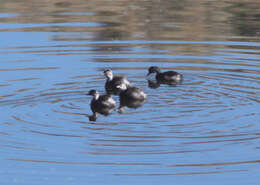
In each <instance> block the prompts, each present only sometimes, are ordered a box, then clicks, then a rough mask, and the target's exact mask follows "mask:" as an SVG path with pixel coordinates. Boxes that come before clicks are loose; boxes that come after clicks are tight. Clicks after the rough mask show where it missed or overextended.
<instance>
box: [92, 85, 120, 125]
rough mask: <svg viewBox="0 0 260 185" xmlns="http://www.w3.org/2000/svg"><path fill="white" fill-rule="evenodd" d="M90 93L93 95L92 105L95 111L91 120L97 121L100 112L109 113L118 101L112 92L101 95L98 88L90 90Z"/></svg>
mask: <svg viewBox="0 0 260 185" xmlns="http://www.w3.org/2000/svg"><path fill="white" fill-rule="evenodd" d="M88 95H91V96H93V98H92V100H91V102H90V107H91V110H92V112H93V115H92V116H89V120H90V121H96V119H97V116H98V113H99V114H102V115H105V116H107V115H109V114H110V113H111V112H112V111H113V110H114V109H115V107H116V101H115V100H114V99H113V98H112V96H111V95H110V94H105V95H100V94H99V92H98V91H97V90H94V89H92V90H90V91H89V93H88Z"/></svg>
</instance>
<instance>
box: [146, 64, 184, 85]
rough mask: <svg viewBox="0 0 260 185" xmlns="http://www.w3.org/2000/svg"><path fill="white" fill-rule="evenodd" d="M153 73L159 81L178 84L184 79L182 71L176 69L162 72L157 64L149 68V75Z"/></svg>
mask: <svg viewBox="0 0 260 185" xmlns="http://www.w3.org/2000/svg"><path fill="white" fill-rule="evenodd" d="M151 74H156V75H155V79H156V80H157V81H158V82H159V83H166V84H177V83H180V82H181V81H182V79H183V77H182V75H181V74H180V73H178V72H176V71H166V72H161V70H160V69H159V67H157V66H152V67H150V68H149V69H148V74H147V76H149V75H151Z"/></svg>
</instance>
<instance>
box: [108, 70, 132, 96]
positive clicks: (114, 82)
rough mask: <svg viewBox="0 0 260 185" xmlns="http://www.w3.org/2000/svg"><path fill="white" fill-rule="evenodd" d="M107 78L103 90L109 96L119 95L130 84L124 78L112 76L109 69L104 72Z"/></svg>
mask: <svg viewBox="0 0 260 185" xmlns="http://www.w3.org/2000/svg"><path fill="white" fill-rule="evenodd" d="M104 75H105V76H106V78H107V81H106V84H105V89H106V91H107V93H109V94H116V95H118V94H120V92H121V91H122V90H125V89H127V87H129V86H130V82H129V81H128V80H127V79H126V78H125V77H124V76H114V75H113V72H112V70H111V69H107V70H105V71H104Z"/></svg>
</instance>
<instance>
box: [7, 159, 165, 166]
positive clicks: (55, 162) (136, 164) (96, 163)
mask: <svg viewBox="0 0 260 185" xmlns="http://www.w3.org/2000/svg"><path fill="white" fill-rule="evenodd" d="M6 160H9V161H20V162H32V163H46V164H73V165H109V166H125V165H126V166H129V165H134V166H159V165H161V164H160V163H124V162H115V163H112V162H111V163H109V162H107V163H105V162H102V163H101V162H100V163H98V162H72V161H47V160H26V159H17V158H8V159H6Z"/></svg>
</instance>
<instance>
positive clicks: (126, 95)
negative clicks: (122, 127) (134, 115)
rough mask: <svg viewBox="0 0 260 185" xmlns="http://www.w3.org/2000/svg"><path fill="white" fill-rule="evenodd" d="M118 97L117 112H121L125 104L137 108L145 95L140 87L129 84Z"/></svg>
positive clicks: (141, 103)
mask: <svg viewBox="0 0 260 185" xmlns="http://www.w3.org/2000/svg"><path fill="white" fill-rule="evenodd" d="M119 97H120V106H119V112H120V113H122V112H123V111H124V107H125V106H127V107H130V108H138V107H140V106H141V105H143V103H144V102H145V100H146V98H147V95H146V94H145V93H144V92H143V91H142V90H141V89H140V88H138V87H134V86H131V87H128V88H127V89H126V90H124V91H122V92H121V93H120V95H119Z"/></svg>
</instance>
